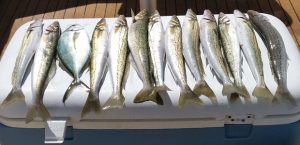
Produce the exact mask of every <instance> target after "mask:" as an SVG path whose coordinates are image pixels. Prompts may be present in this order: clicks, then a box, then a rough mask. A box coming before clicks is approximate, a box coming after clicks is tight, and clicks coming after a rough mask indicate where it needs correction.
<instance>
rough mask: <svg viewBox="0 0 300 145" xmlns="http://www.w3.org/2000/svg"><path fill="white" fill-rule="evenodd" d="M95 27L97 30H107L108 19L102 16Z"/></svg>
mask: <svg viewBox="0 0 300 145" xmlns="http://www.w3.org/2000/svg"><path fill="white" fill-rule="evenodd" d="M95 29H97V30H105V29H107V23H106V19H105V18H102V19H101V20H100V21H99V22H98V23H97V25H96V27H95Z"/></svg>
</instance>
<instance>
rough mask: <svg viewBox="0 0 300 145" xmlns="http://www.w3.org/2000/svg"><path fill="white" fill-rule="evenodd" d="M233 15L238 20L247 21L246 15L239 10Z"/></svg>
mask: <svg viewBox="0 0 300 145" xmlns="http://www.w3.org/2000/svg"><path fill="white" fill-rule="evenodd" d="M233 14H234V16H235V17H236V18H240V19H245V20H246V19H247V18H246V15H245V14H244V13H242V12H241V11H239V10H237V9H236V10H234V11H233Z"/></svg>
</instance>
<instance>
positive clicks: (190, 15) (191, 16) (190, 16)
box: [186, 9, 197, 20]
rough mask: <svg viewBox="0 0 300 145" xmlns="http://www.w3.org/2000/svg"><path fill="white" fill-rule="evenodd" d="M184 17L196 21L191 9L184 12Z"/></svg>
mask: <svg viewBox="0 0 300 145" xmlns="http://www.w3.org/2000/svg"><path fill="white" fill-rule="evenodd" d="M186 17H187V18H189V19H190V20H197V15H196V13H194V11H193V10H192V9H188V10H187V11H186Z"/></svg>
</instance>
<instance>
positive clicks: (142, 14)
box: [134, 9, 148, 21]
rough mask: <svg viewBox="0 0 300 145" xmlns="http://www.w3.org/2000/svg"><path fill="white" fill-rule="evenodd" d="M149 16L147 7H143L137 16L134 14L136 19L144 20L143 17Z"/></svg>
mask: <svg viewBox="0 0 300 145" xmlns="http://www.w3.org/2000/svg"><path fill="white" fill-rule="evenodd" d="M147 18H148V12H147V10H146V9H143V10H142V11H140V12H139V13H138V14H137V15H136V16H134V19H135V20H136V21H137V20H142V19H147Z"/></svg>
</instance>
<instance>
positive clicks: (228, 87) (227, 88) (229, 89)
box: [222, 84, 239, 96]
mask: <svg viewBox="0 0 300 145" xmlns="http://www.w3.org/2000/svg"><path fill="white" fill-rule="evenodd" d="M238 90H239V88H238V87H237V86H235V85H234V84H224V86H223V90H222V94H223V96H230V95H231V94H233V93H236V92H238Z"/></svg>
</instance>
